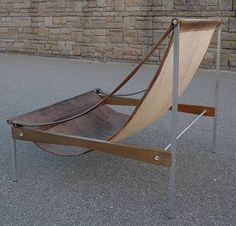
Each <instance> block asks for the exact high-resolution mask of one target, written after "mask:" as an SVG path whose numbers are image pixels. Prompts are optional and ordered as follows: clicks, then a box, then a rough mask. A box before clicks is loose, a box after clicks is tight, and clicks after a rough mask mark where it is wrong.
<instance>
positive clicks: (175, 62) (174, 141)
mask: <svg viewBox="0 0 236 226" xmlns="http://www.w3.org/2000/svg"><path fill="white" fill-rule="evenodd" d="M173 23H178V21H177V20H175V21H173ZM179 35H180V25H179V24H177V25H176V26H175V28H174V54H173V58H174V59H173V88H172V113H171V117H172V122H171V130H172V132H171V144H172V145H171V167H170V175H169V212H168V217H169V218H173V217H174V205H175V171H176V169H175V168H176V149H177V120H178V99H179V98H178V96H179V95H178V90H179V38H180V37H179Z"/></svg>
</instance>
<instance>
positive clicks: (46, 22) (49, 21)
mask: <svg viewBox="0 0 236 226" xmlns="http://www.w3.org/2000/svg"><path fill="white" fill-rule="evenodd" d="M52 24H53V18H52V17H44V25H45V26H46V27H51V26H52Z"/></svg>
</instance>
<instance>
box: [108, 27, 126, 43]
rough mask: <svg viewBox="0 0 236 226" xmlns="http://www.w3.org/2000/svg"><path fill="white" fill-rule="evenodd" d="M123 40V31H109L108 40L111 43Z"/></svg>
mask: <svg viewBox="0 0 236 226" xmlns="http://www.w3.org/2000/svg"><path fill="white" fill-rule="evenodd" d="M122 40H123V32H122V31H116V30H114V31H110V32H109V41H110V42H111V43H121V42H122Z"/></svg>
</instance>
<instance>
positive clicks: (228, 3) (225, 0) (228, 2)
mask: <svg viewBox="0 0 236 226" xmlns="http://www.w3.org/2000/svg"><path fill="white" fill-rule="evenodd" d="M219 7H220V10H232V7H233V3H232V0H219Z"/></svg>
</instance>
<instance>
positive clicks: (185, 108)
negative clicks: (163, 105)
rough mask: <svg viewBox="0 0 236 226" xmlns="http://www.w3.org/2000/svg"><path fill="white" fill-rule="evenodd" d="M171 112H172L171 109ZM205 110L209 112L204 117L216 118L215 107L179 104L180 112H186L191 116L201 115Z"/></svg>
mask: <svg viewBox="0 0 236 226" xmlns="http://www.w3.org/2000/svg"><path fill="white" fill-rule="evenodd" d="M169 110H171V108H170V109H169ZM204 110H207V112H206V113H205V114H204V116H209V117H214V116H215V108H214V107H209V106H200V105H191V104H179V105H178V111H179V112H184V113H189V114H195V115H200V114H201V113H202V112H203V111H204Z"/></svg>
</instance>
